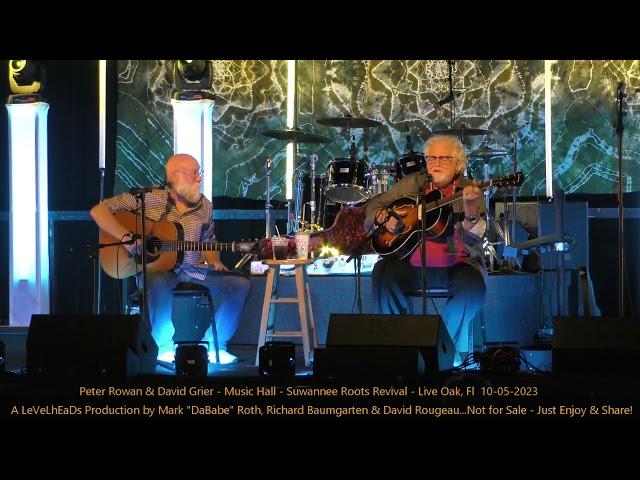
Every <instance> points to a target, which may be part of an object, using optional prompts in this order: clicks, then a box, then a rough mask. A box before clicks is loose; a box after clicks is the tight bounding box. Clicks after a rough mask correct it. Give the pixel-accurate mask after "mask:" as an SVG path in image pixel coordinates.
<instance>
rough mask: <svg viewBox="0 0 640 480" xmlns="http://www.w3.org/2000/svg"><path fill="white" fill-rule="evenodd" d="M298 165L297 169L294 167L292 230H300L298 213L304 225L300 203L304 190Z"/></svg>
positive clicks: (302, 207) (302, 208) (302, 178)
mask: <svg viewBox="0 0 640 480" xmlns="http://www.w3.org/2000/svg"><path fill="white" fill-rule="evenodd" d="M299 168H300V167H298V169H296V198H295V205H294V207H295V210H294V213H293V216H294V219H293V230H294V231H296V232H297V231H298V230H300V228H301V226H300V214H301V213H302V225H304V205H303V204H302V200H303V198H302V193H303V191H304V183H303V180H304V175H301V174H300V172H299V171H298V170H299ZM300 210H302V212H300Z"/></svg>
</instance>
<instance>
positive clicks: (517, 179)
mask: <svg viewBox="0 0 640 480" xmlns="http://www.w3.org/2000/svg"><path fill="white" fill-rule="evenodd" d="M523 183H524V173H522V172H516V173H514V174H513V175H509V176H506V177H498V178H494V179H492V180H491V186H492V187H498V188H511V187H519V186H520V185H522V184H523Z"/></svg>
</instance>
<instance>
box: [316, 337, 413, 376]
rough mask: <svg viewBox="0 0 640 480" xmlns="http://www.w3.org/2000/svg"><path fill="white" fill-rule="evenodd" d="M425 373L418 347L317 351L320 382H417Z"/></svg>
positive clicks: (346, 348) (317, 372)
mask: <svg viewBox="0 0 640 480" xmlns="http://www.w3.org/2000/svg"><path fill="white" fill-rule="evenodd" d="M424 373H425V369H424V360H423V359H422V355H421V353H420V351H419V350H418V349H417V348H408V347H345V346H340V347H326V348H316V349H315V350H314V357H313V376H314V377H315V378H317V379H322V380H337V381H348V382H359V381H361V382H373V381H379V382H396V381H398V382H402V383H413V382H416V381H417V380H418V379H419V377H421V376H423V375H424Z"/></svg>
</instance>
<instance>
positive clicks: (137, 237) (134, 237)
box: [122, 233, 142, 245]
mask: <svg viewBox="0 0 640 480" xmlns="http://www.w3.org/2000/svg"><path fill="white" fill-rule="evenodd" d="M141 239H142V235H140V234H139V233H133V234H131V238H130V239H129V240H127V241H126V242H122V243H124V244H125V245H133V244H134V243H136V240H141Z"/></svg>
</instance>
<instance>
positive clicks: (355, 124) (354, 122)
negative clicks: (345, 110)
mask: <svg viewBox="0 0 640 480" xmlns="http://www.w3.org/2000/svg"><path fill="white" fill-rule="evenodd" d="M317 123H318V124H320V125H324V126H325V127H337V128H346V129H347V130H351V129H352V128H371V127H380V126H382V123H381V122H378V121H377V120H370V119H368V118H356V117H352V116H351V115H350V114H347V115H345V116H344V117H334V118H321V119H320V120H318V121H317Z"/></svg>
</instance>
